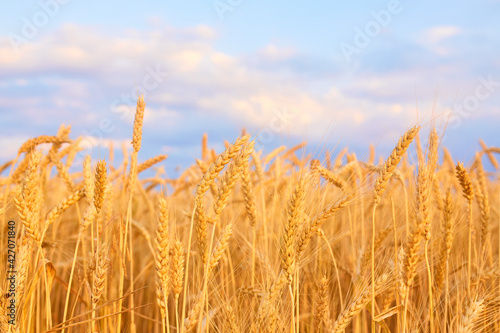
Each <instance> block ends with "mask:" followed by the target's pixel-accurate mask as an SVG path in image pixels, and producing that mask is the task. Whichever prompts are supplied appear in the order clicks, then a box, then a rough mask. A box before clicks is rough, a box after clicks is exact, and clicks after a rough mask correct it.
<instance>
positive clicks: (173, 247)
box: [0, 97, 500, 333]
mask: <svg viewBox="0 0 500 333" xmlns="http://www.w3.org/2000/svg"><path fill="white" fill-rule="evenodd" d="M144 112H147V109H146V104H145V102H144V99H143V98H142V97H140V98H139V99H138V102H137V109H136V116H135V123H134V128H133V130H131V133H132V151H131V152H130V153H128V152H127V150H126V149H124V154H123V155H124V158H123V160H122V161H116V160H115V158H114V156H113V149H112V148H111V149H109V156H106V158H104V159H102V160H97V161H96V160H91V158H90V157H89V156H87V157H86V158H85V159H84V160H83V163H80V164H81V165H74V160H75V156H76V155H77V154H78V152H79V149H80V148H79V140H78V139H75V140H72V139H70V138H69V134H70V127H69V126H61V127H60V130H59V131H58V133H57V134H56V135H53V136H38V137H35V138H33V139H30V140H28V141H26V142H25V143H24V144H23V145H22V146H21V147H20V148H19V150H18V155H17V157H15V158H14V156H13V158H14V159H13V160H12V161H9V162H7V163H6V164H4V165H3V166H1V167H0V172H1V174H0V185H1V191H0V223H1V228H2V229H1V230H2V231H1V233H0V234H1V235H2V237H1V238H0V246H1V247H0V248H1V251H2V254H1V256H0V276H1V277H2V279H1V281H0V291H1V299H0V331H1V332H91V333H93V332H159V333H160V332H161V333H166V332H168V333H170V332H172V333H173V332H259V333H260V332H295V333H298V332H358V333H359V332H431V333H434V332H498V331H500V322H499V319H500V288H499V287H500V279H499V277H500V262H499V252H500V237H499V233H500V213H499V209H500V183H499V178H498V175H499V173H498V171H499V165H498V162H497V160H496V159H495V154H498V153H500V149H499V148H496V147H488V146H486V144H484V143H483V142H482V141H481V147H482V148H481V149H480V150H479V151H478V152H477V153H476V155H475V159H474V160H473V162H472V163H463V162H464V161H456V160H454V158H453V156H451V154H450V153H449V152H448V150H446V148H445V147H442V146H441V145H440V143H441V136H442V134H441V135H439V134H438V133H437V131H436V130H435V129H434V128H433V127H431V128H429V126H427V127H420V126H419V125H416V126H414V127H412V128H409V129H408V130H407V131H406V132H405V133H403V134H402V136H401V138H400V140H399V141H398V142H397V143H395V148H394V150H393V151H392V153H391V154H390V155H389V156H388V157H387V156H379V155H378V154H377V153H376V151H375V149H374V148H373V146H371V149H370V155H369V156H367V157H366V159H364V160H360V159H358V158H357V157H356V155H355V154H354V153H352V152H349V151H348V150H347V149H343V150H341V151H339V152H326V154H325V155H324V156H321V157H317V158H312V157H311V156H305V154H304V153H303V152H304V147H305V143H303V144H300V145H298V146H295V147H285V146H282V147H279V148H277V149H275V150H274V151H270V152H267V153H263V152H262V150H260V149H259V147H258V145H257V144H256V140H255V137H253V136H252V135H249V134H247V133H245V132H243V133H242V135H241V136H240V137H239V138H237V139H236V140H235V141H234V142H232V143H229V142H226V149H225V150H224V151H222V152H216V151H214V150H213V149H210V148H209V145H208V138H207V136H206V135H205V136H204V137H203V138H202V141H201V146H200V151H201V153H200V156H199V158H198V159H196V160H195V161H193V164H192V165H191V166H190V167H188V168H186V169H185V170H183V171H182V174H181V176H179V177H178V178H177V179H168V178H166V177H165V176H164V175H163V173H162V169H161V168H157V169H156V175H155V176H152V177H149V178H146V177H145V176H142V174H143V172H144V171H145V170H148V169H149V173H151V174H154V172H151V170H153V169H154V168H155V165H157V163H160V162H162V161H164V160H165V159H167V160H166V161H167V162H168V157H167V156H166V155H158V156H156V157H154V158H152V159H149V160H146V161H143V160H141V154H140V149H141V138H142V131H143V126H142V123H143V117H144ZM424 129H425V131H424ZM144 131H147V128H145V129H144ZM424 132H425V133H427V132H428V133H430V134H429V135H428V136H427V135H425V137H424ZM410 149H412V151H415V152H416V154H415V156H412V157H410V156H409V152H410ZM483 164H484V165H483ZM73 170H77V171H73ZM485 170H495V172H487V171H485Z"/></svg>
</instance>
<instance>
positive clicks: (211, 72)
mask: <svg viewBox="0 0 500 333" xmlns="http://www.w3.org/2000/svg"><path fill="white" fill-rule="evenodd" d="M460 33H462V31H461V30H460V29H459V28H457V27H451V26H448V27H434V28H432V29H430V30H427V31H426V32H424V34H423V37H422V39H421V40H420V42H421V43H424V42H425V45H427V46H428V47H430V48H432V49H433V50H434V51H435V52H438V53H439V52H441V51H439V47H441V46H439V45H440V44H441V43H442V42H443V41H446V40H447V39H449V38H451V37H453V36H456V35H457V34H460ZM44 36H45V37H42V38H41V39H39V40H36V41H33V42H32V43H30V44H28V45H24V46H23V47H21V48H20V51H19V52H18V53H16V52H15V51H14V50H12V49H11V48H10V45H8V44H0V54H2V57H0V70H1V71H2V72H5V73H7V75H8V76H9V75H10V76H11V77H14V78H15V79H14V81H13V82H16V83H15V84H16V85H17V86H22V87H30V89H32V90H29V91H28V90H27V91H28V92H32V91H33V90H37V88H43V89H44V91H45V89H49V91H48V92H47V93H45V92H44V93H33V96H26V97H24V98H22V99H20V98H18V97H0V106H1V107H2V108H11V109H15V110H16V111H17V112H19V118H21V117H23V116H25V115H31V114H33V112H35V111H34V110H43V111H42V112H47V113H48V112H50V114H51V116H52V117H51V118H53V119H50V121H51V122H55V123H58V122H59V121H60V119H58V117H57V115H62V114H65V115H66V116H67V117H66V119H67V118H68V117H69V116H68V115H67V113H68V112H70V111H68V110H73V112H75V110H76V111H77V112H78V113H79V114H75V115H74V116H73V118H72V119H74V120H75V123H74V124H73V125H74V126H73V128H74V130H75V132H76V133H79V132H81V131H79V130H78V127H84V126H87V127H89V128H98V126H99V122H100V121H101V120H102V119H103V118H111V120H112V121H113V124H114V125H116V127H118V125H120V124H121V123H118V122H114V120H116V119H118V117H119V116H120V115H121V114H129V115H130V117H128V121H127V119H122V120H123V122H124V123H126V124H127V125H128V124H130V123H131V121H132V120H133V111H134V110H135V105H134V99H135V97H136V96H137V92H139V91H140V90H139V87H145V86H146V84H149V85H151V84H153V85H154V83H155V82H154V80H151V70H156V69H157V68H159V69H160V71H162V72H164V73H166V74H164V76H162V77H161V78H160V81H159V82H156V83H157V84H156V85H155V86H154V87H150V88H148V89H145V90H146V101H147V103H148V106H147V108H148V111H147V113H146V118H145V126H150V127H152V128H154V129H155V130H163V131H164V130H165V128H168V126H170V127H172V126H175V127H176V128H180V127H182V126H186V127H188V126H193V123H196V122H199V121H202V120H203V121H205V120H206V119H211V120H212V121H213V122H219V123H220V122H228V123H229V124H232V125H233V126H235V127H243V126H245V127H254V128H256V129H259V128H265V127H270V126H277V124H276V123H273V121H275V117H276V113H277V112H281V111H282V110H286V111H287V112H290V113H293V114H294V115H295V117H294V118H293V120H292V121H289V122H288V123H286V124H284V127H280V130H282V131H283V132H286V133H290V134H292V135H297V136H302V135H303V133H304V131H305V130H307V133H308V136H309V138H310V139H313V140H320V139H321V137H322V136H323V134H324V131H326V130H329V131H334V132H335V133H338V135H339V136H340V135H344V134H346V133H354V132H356V133H357V134H356V135H355V134H353V137H356V138H358V139H359V140H364V137H365V136H367V135H370V133H371V134H373V133H379V134H380V133H381V131H382V129H383V128H388V127H394V128H396V129H397V130H396V131H395V132H397V133H400V130H401V129H404V128H405V127H406V126H409V125H411V124H412V123H413V122H414V121H416V119H417V111H416V106H415V99H418V98H416V97H415V91H418V92H419V94H417V96H423V97H422V98H421V99H420V100H419V103H427V104H429V105H432V101H433V98H434V94H435V92H436V85H435V83H436V82H440V81H436V80H434V81H432V80H433V79H434V78H435V76H436V74H437V73H445V74H446V75H443V79H442V81H441V82H442V83H443V84H444V85H445V87H446V88H447V89H449V91H451V93H455V94H456V91H457V89H456V86H455V85H456V79H455V78H454V77H451V76H449V75H448V74H450V73H453V72H456V71H457V70H459V69H458V68H457V67H456V65H454V64H448V65H445V66H443V65H441V64H431V65H430V66H428V67H425V68H418V67H409V68H401V69H399V70H397V71H393V72H390V73H380V72H377V73H370V72H363V73H362V74H360V73H357V72H356V71H355V72H354V74H355V75H352V76H344V77H343V76H340V75H339V74H336V75H337V76H335V77H334V76H333V75H331V76H329V77H328V79H324V78H323V77H321V75H318V78H317V77H315V76H314V75H312V76H310V77H307V76H306V79H303V78H304V76H301V72H300V71H302V70H303V65H302V66H299V65H297V67H296V68H294V67H293V66H294V65H293V64H294V62H293V60H294V59H296V57H306V56H305V55H303V54H299V52H298V51H296V50H294V49H292V48H289V47H281V46H279V45H276V44H268V45H267V46H265V47H263V48H262V49H260V50H256V51H255V52H254V53H253V54H245V55H239V56H236V55H232V54H228V53H225V52H222V51H220V50H218V49H217V48H216V47H215V43H214V38H216V33H215V31H214V30H213V29H212V28H210V27H206V26H197V27H193V28H181V29H175V28H172V27H163V28H156V30H152V31H146V32H144V31H137V30H127V31H122V32H121V34H120V35H119V36H112V35H110V34H108V33H107V32H101V31H97V30H96V29H92V28H88V27H86V26H78V25H65V26H63V27H62V28H60V29H59V30H58V31H56V32H54V33H53V34H52V35H47V34H45V35H44ZM443 47H444V46H443ZM366 52H369V50H366ZM401 52H404V50H402V51H401ZM441 54H443V53H442V52H441ZM259 62H261V63H266V64H267V63H270V62H271V63H276V64H286V65H287V66H289V67H287V68H289V70H288V71H287V73H286V74H283V71H280V70H279V69H274V68H273V67H272V66H271V67H265V69H263V68H260V67H259V66H258V65H255V64H256V63H259ZM148 68H149V69H148ZM54 73H57V75H54ZM20 77H22V79H19V78H20ZM148 78H149V79H148ZM495 79H496V80H497V78H495ZM11 80H12V79H11ZM318 83H320V84H321V85H322V88H321V89H316V86H317V84H318ZM37 85H38V86H37ZM0 86H2V87H3V89H8V87H9V84H6V83H5V81H2V80H1V79H0ZM416 87H418V88H416ZM468 93H469V92H467V91H464V92H463V94H464V95H467V94H468ZM122 96H126V97H127V98H129V99H127V101H126V102H123V101H121V99H122ZM116 100H119V101H121V103H119V104H118V105H115V106H113V103H114V102H115V101H116ZM44 104H45V106H44V108H42V107H41V105H44ZM47 105H48V106H47ZM52 106H53V107H54V109H50V108H51V107H52ZM48 110H50V111H48ZM425 112H426V111H424V113H425ZM184 113H185V114H184ZM41 116H46V114H44V115H39V117H41ZM113 117H114V118H113ZM201 119H202V120H201ZM29 121H30V119H27V122H28V123H29ZM330 124H332V126H330ZM211 125H213V124H210V123H208V122H207V123H203V124H198V126H199V127H203V126H211ZM282 125H283V124H282ZM23 126H24V125H23ZM26 126H29V125H26ZM31 126H35V125H34V124H31ZM123 133H124V132H123V131H122V132H120V131H118V130H117V131H116V132H113V133H111V134H110V135H116V136H118V135H120V136H121V135H122V134H123ZM106 139H108V138H106ZM108 140H109V139H108ZM121 141H123V140H118V141H117V142H116V143H117V144H118V143H119V142H121ZM103 142H104V141H103ZM104 144H106V143H104Z"/></svg>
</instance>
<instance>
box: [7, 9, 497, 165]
mask: <svg viewBox="0 0 500 333" xmlns="http://www.w3.org/2000/svg"><path fill="white" fill-rule="evenodd" d="M499 12H500V1H493V0H490V1H488V0H485V1H476V2H471V1H439V2H436V1H403V0H402V1H397V0H391V1H352V2H334V1H310V2H307V3H304V2H301V3H299V2H295V3H290V2H285V1H273V2H265V1H238V0H225V1H212V0H204V1H182V2H179V1H166V0H163V1H147V2H139V1H127V2H122V1H112V0H111V1H106V2H103V1H93V0H91V1H78V0H64V1H63V0H59V1H58V0H40V1H28V0H24V1H22V0H19V1H13V0H9V1H6V2H5V3H4V4H3V8H2V11H0V22H1V23H0V113H1V119H2V122H1V123H0V144H1V145H2V147H3V149H1V151H0V159H1V160H7V159H8V158H11V157H12V156H13V155H14V154H15V152H16V147H17V146H19V144H20V143H22V142H23V141H24V140H26V139H28V138H30V137H33V136H37V135H41V134H55V133H56V131H57V128H58V127H59V125H60V124H61V123H64V124H71V125H72V129H73V132H72V136H73V137H74V138H75V137H77V136H80V135H81V136H84V137H85V140H84V143H85V147H86V148H89V149H88V150H85V151H84V153H86V152H89V153H91V154H92V155H93V156H97V157H98V156H99V155H100V154H102V153H103V152H105V151H106V149H108V148H107V147H109V142H110V140H112V141H113V142H114V143H115V147H116V148H117V149H119V145H120V144H121V143H122V142H125V143H127V144H128V143H129V142H130V137H131V131H132V130H131V128H132V121H133V111H134V100H135V99H136V97H137V93H138V92H139V93H140V92H143V93H144V94H145V98H146V102H147V114H146V118H145V123H144V141H143V142H144V144H143V151H141V155H142V158H143V159H146V158H148V157H152V156H154V155H157V154H159V153H168V154H169V155H170V157H169V159H168V160H167V162H165V164H166V165H168V169H169V170H173V168H174V167H175V166H181V167H185V166H187V165H189V164H190V163H191V162H192V161H193V158H194V157H199V154H200V152H199V145H200V141H201V136H202V134H203V133H204V132H207V133H208V134H209V144H210V145H211V146H212V147H214V148H217V149H219V150H220V148H221V147H222V146H223V140H225V139H226V140H229V141H232V140H234V139H235V137H236V136H237V135H238V133H239V132H240V130H241V128H243V127H246V128H247V129H248V130H249V131H251V132H254V133H260V142H259V147H260V148H261V149H264V150H265V151H270V150H272V149H273V148H274V147H276V146H279V145H281V144H286V145H289V146H291V145H293V144H295V143H298V142H300V141H302V140H304V139H307V140H308V141H309V143H310V146H311V147H312V151H321V149H328V150H333V149H336V150H337V151H338V150H339V148H341V147H343V146H349V147H350V148H352V149H353V150H354V151H356V153H357V154H358V156H359V157H363V156H364V154H365V153H366V151H367V148H368V144H369V143H374V144H376V145H377V151H378V152H379V153H380V154H383V155H385V154H387V153H388V152H389V151H390V149H392V147H393V146H394V145H395V143H396V141H397V139H398V137H399V136H400V135H401V133H402V132H404V131H405V129H406V128H408V127H409V126H411V125H413V124H414V123H415V122H416V121H420V122H421V123H422V124H423V125H425V126H426V127H424V131H427V130H428V128H429V126H430V124H431V123H432V122H434V123H435V124H436V126H437V128H438V130H439V131H440V132H442V131H443V130H444V129H445V127H446V124H448V126H447V128H446V139H445V140H444V142H443V144H444V145H445V146H448V147H449V148H450V149H451V150H452V152H453V153H454V154H455V155H456V156H457V158H459V159H462V160H464V161H470V159H471V158H472V157H473V152H474V151H475V150H476V149H477V148H478V147H479V145H478V143H477V142H478V139H479V138H482V139H484V140H485V141H486V143H487V144H488V145H491V146H500V137H499V136H498V134H497V133H498V130H499V128H500V126H499V125H500V106H499V105H500V103H499V102H500V71H499V69H500V57H499V52H500V34H499V33H498V32H499V31H500V23H499V21H498V13H499ZM319 157H321V156H319Z"/></svg>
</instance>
